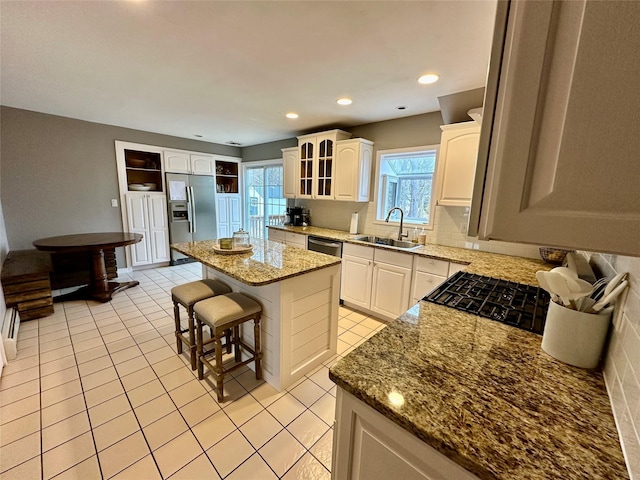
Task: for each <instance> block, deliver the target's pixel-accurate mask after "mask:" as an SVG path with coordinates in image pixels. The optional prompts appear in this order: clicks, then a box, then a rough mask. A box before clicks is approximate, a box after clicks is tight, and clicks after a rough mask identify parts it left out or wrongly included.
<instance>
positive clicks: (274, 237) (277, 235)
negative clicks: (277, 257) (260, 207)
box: [269, 228, 286, 243]
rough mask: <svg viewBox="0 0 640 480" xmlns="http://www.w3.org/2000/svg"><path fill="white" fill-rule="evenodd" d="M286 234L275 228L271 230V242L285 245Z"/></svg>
mask: <svg viewBox="0 0 640 480" xmlns="http://www.w3.org/2000/svg"><path fill="white" fill-rule="evenodd" d="M284 233H285V232H283V231H282V230H276V229H275V228H269V240H271V241H272V242H280V243H285V242H286V240H285V235H284Z"/></svg>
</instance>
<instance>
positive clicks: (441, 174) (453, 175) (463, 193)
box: [436, 122, 480, 207]
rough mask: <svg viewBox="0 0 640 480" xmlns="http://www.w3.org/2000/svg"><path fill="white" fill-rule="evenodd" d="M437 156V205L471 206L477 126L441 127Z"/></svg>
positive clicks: (478, 137) (463, 124)
mask: <svg viewBox="0 0 640 480" xmlns="http://www.w3.org/2000/svg"><path fill="white" fill-rule="evenodd" d="M440 128H441V129H442V137H441V140H440V154H439V157H438V173H437V178H436V182H437V183H438V186H439V188H438V191H439V194H438V205H444V206H453V207H468V206H469V205H471V195H472V193H473V180H474V173H475V170H476V158H477V156H478V141H479V140H480V125H479V124H478V123H476V122H463V123H454V124H451V125H443V126H441V127H440Z"/></svg>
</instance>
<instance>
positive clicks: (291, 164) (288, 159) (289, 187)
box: [282, 147, 299, 198]
mask: <svg viewBox="0 0 640 480" xmlns="http://www.w3.org/2000/svg"><path fill="white" fill-rule="evenodd" d="M297 167H298V147H291V148H283V149H282V168H283V171H284V181H283V185H282V195H283V196H284V198H296V187H297V186H298V181H299V179H298V170H297Z"/></svg>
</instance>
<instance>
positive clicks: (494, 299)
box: [423, 272, 549, 335]
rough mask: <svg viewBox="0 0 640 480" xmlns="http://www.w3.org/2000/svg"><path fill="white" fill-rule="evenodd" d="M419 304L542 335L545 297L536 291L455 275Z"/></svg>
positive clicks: (545, 306)
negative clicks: (450, 310)
mask: <svg viewBox="0 0 640 480" xmlns="http://www.w3.org/2000/svg"><path fill="white" fill-rule="evenodd" d="M423 300H425V301H427V302H432V303H437V304H438V305H444V306H446V307H450V308H455V309H456V310H462V311H464V312H467V313H472V314H474V315H479V316H481V317H485V318H489V319H491V320H495V321H497V322H501V323H504V324H507V325H511V326H513V327H517V328H521V329H522V330H527V331H529V332H533V333H537V334H538V335H542V332H543V331H544V322H545V318H546V315H547V308H548V307H549V294H548V293H547V292H545V291H544V290H542V289H539V288H538V287H534V286H531V285H524V284H521V283H516V282H509V281H507V280H500V279H497V278H491V277H484V276H482V275H475V274H473V273H467V272H458V273H456V274H455V275H453V276H452V277H450V278H449V279H447V280H446V281H445V282H444V283H443V284H441V285H440V286H439V287H437V288H435V289H434V290H433V291H432V292H431V293H429V294H428V295H427V296H426V297H424V298H423Z"/></svg>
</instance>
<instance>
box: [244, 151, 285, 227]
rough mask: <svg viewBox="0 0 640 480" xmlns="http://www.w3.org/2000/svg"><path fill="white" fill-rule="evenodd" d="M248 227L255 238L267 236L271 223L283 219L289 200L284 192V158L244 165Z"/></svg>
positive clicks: (277, 222) (273, 223)
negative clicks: (283, 194) (284, 195)
mask: <svg viewBox="0 0 640 480" xmlns="http://www.w3.org/2000/svg"><path fill="white" fill-rule="evenodd" d="M244 168H245V171H244V179H245V188H244V191H245V211H246V212H247V213H248V215H247V218H246V223H247V224H246V225H245V227H246V228H247V231H248V232H249V235H251V237H252V238H267V235H266V232H267V227H268V226H269V225H277V224H280V223H282V222H284V214H285V210H286V208H287V201H286V199H285V198H284V197H283V196H282V160H280V161H279V163H276V162H255V163H253V162H252V163H249V164H247V165H245V166H244Z"/></svg>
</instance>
